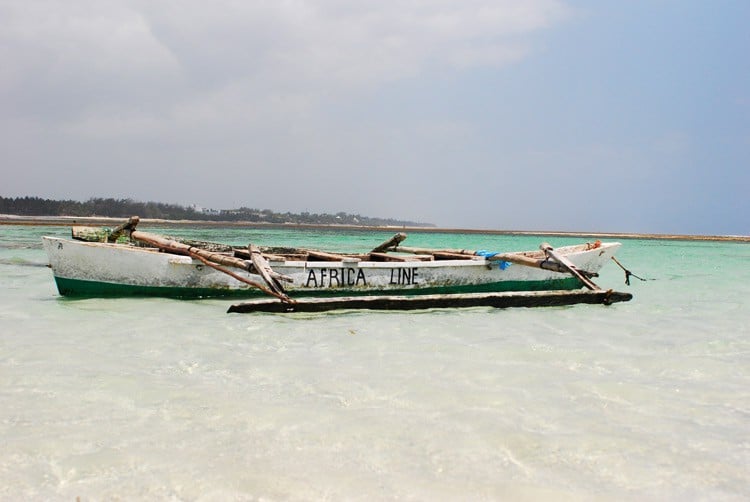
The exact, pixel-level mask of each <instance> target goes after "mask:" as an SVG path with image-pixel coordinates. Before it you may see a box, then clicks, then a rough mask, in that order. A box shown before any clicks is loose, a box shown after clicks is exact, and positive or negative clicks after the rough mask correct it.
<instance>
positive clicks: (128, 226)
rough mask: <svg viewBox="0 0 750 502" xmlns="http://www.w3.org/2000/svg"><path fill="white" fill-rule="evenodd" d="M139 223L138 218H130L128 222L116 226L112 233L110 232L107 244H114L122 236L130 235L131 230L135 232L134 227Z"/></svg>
mask: <svg viewBox="0 0 750 502" xmlns="http://www.w3.org/2000/svg"><path fill="white" fill-rule="evenodd" d="M139 221H141V219H140V218H139V217H138V216H131V217H130V218H129V219H128V221H126V222H125V223H122V224H120V225H118V226H117V227H116V228H115V229H114V230H112V232H110V234H109V236H108V237H107V242H115V241H117V239H119V238H120V236H121V235H122V234H130V233H132V232H133V230H135V227H136V226H137V225H138V222H139Z"/></svg>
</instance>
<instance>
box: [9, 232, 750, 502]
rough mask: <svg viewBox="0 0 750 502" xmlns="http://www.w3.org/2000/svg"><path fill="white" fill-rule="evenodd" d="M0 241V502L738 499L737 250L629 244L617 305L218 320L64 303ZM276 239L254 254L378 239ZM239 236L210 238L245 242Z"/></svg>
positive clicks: (209, 311)
mask: <svg viewBox="0 0 750 502" xmlns="http://www.w3.org/2000/svg"><path fill="white" fill-rule="evenodd" d="M0 230H1V231H2V232H3V233H4V235H3V236H0V333H1V334H0V444H2V448H0V498H3V499H18V498H26V499H66V500H74V499H75V498H76V497H79V496H80V497H81V499H82V500H86V499H110V498H115V499H132V498H141V499H173V500H232V499H239V500H248V499H250V500H255V499H263V500H289V499H291V500H326V499H330V500H340V499H354V500H372V499H395V498H399V499H416V500H425V499H438V500H465V499H526V500H529V499H531V500H538V499H555V500H601V499H618V500H635V499H639V500H642V499H646V500H665V499H667V500H682V499H685V498H688V499H724V500H743V499H747V498H748V497H750V482H749V481H748V474H749V467H748V466H750V440H748V438H750V374H749V373H750V371H749V370H748V368H750V364H749V363H750V342H749V341H748V334H749V333H750V329H749V328H750V327H749V326H748V319H749V318H750V316H748V313H750V301H749V300H748V298H749V297H750V295H749V293H750V267H748V264H749V262H750V248H749V247H747V245H741V244H728V243H695V242H679V243H674V242H663V241H626V242H625V243H624V247H623V250H622V252H621V253H620V259H621V261H622V262H623V263H624V264H626V265H627V266H628V268H630V269H631V270H633V272H635V273H637V274H638V275H641V276H643V277H648V278H650V279H654V280H652V281H648V282H639V281H637V280H634V282H633V285H632V286H630V287H629V289H628V290H629V291H631V292H633V293H634V295H635V298H634V300H633V301H632V302H629V303H625V304H617V305H613V306H611V307H603V306H589V305H581V306H574V307H565V308H547V309H510V310H492V309H485V308H478V309H466V310H456V311H450V310H432V311H423V312H412V313H403V312H374V313H363V312H349V313H343V314H342V313H338V314H314V315H312V314H308V315H302V314H294V315H265V314H263V315H228V314H225V313H224V312H225V310H226V307H227V306H228V302H226V301H219V300H211V301H175V300H162V299H120V300H112V299H90V300H66V299H61V298H59V297H58V296H57V295H56V291H55V289H54V284H53V281H52V277H51V274H50V272H49V270H47V269H46V268H43V267H40V266H28V264H36V265H40V264H44V263H45V260H46V258H45V256H44V254H43V252H42V250H41V247H40V246H38V245H37V246H18V245H13V244H9V245H6V244H8V243H9V242H25V241H32V240H34V239H38V237H39V235H40V233H41V232H42V230H41V229H39V228H35V227H30V228H25V229H13V230H12V232H13V235H9V234H8V233H5V230H6V229H5V228H0ZM180 231H182V232H183V233H184V234H185V233H189V234H190V236H191V237H196V238H208V239H211V238H216V237H218V235H215V234H213V233H212V232H215V233H216V234H219V233H220V232H219V231H215V230H187V229H175V230H174V231H172V232H171V233H173V234H174V233H179V232H180ZM49 232H54V229H53V230H50V229H44V232H43V233H49ZM222 232H226V231H222ZM266 233H268V232H266ZM271 233H272V234H274V235H271V236H270V237H273V238H274V239H276V240H275V241H273V242H271V241H269V242H262V241H261V242H258V243H259V244H275V243H277V242H278V244H283V245H294V244H298V243H302V242H303V241H305V240H307V241H309V240H310V239H313V240H315V239H318V240H317V241H316V242H317V243H320V244H319V246H318V247H321V248H326V249H335V248H338V249H345V248H347V247H351V246H353V245H355V244H354V243H358V244H357V245H358V246H359V247H360V248H361V249H366V248H367V247H368V246H369V244H371V243H373V242H374V243H378V242H380V241H381V240H383V239H384V238H385V237H387V235H386V234H383V235H381V234H361V233H352V234H340V233H338V234H336V233H325V235H323V236H321V235H319V234H312V235H308V234H305V233H300V232H288V231H287V232H282V231H271ZM239 234H241V235H235V236H236V237H237V238H236V239H226V238H225V237H226V236H227V235H222V236H221V237H222V240H231V241H234V242H240V243H241V242H246V241H249V240H253V241H258V240H260V239H259V236H258V235H257V234H254V233H253V232H252V231H243V232H239ZM232 235H234V234H232ZM264 235H265V234H264ZM381 237H382V239H381ZM409 239H410V240H413V241H415V242H414V245H419V246H422V245H430V246H432V245H444V246H445V247H473V248H480V247H481V248H489V249H499V250H508V249H518V248H519V247H523V248H529V249H531V248H534V247H536V245H537V244H538V242H539V240H540V239H539V238H518V237H515V238H506V237H501V236H476V235H472V236H468V235H458V236H447V235H443V236H431V235H414V236H410V237H409ZM548 240H552V241H553V242H552V243H553V245H556V246H557V245H563V244H567V243H568V240H565V241H564V242H563V241H561V242H558V241H555V240H553V239H548ZM279 241H283V242H279ZM472 242H473V243H474V244H472ZM307 243H308V244H309V242H307ZM329 244H330V245H329ZM622 281H623V277H622V273H621V271H619V269H617V268H616V267H615V266H610V267H608V269H605V271H604V272H603V274H602V277H600V278H599V280H598V282H600V283H601V284H602V285H604V286H608V287H617V288H618V289H627V287H626V286H624V285H623V284H622Z"/></svg>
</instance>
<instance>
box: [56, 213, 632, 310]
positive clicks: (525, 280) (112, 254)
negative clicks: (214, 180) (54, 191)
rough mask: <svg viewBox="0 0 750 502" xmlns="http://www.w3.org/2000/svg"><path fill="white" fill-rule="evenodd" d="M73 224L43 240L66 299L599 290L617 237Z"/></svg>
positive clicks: (133, 221)
mask: <svg viewBox="0 0 750 502" xmlns="http://www.w3.org/2000/svg"><path fill="white" fill-rule="evenodd" d="M137 222H138V219H137V217H134V218H131V220H129V222H128V223H126V224H124V225H121V226H120V227H118V228H117V229H115V230H114V231H106V230H102V229H96V228H91V227H74V228H73V232H72V233H73V238H72V239H63V238H58V237H43V242H44V247H45V249H46V252H47V254H48V257H49V263H50V266H51V269H52V273H53V275H54V278H55V282H56V284H57V288H58V291H59V293H60V294H61V295H64V296H74V297H75V296H77V297H103V296H117V297H120V296H162V297H173V298H205V297H227V296H231V297H253V296H260V295H264V294H268V295H272V296H274V297H277V298H279V299H281V300H282V301H283V302H286V303H293V302H294V300H293V299H292V298H297V297H314V296H329V297H330V296H336V297H341V296H363V295H365V296H368V295H369V296H372V295H382V294H387V295H434V294H456V293H490V292H504V291H549V290H575V289H579V288H581V287H584V286H585V287H587V288H588V289H596V290H599V288H598V286H596V285H595V284H593V283H592V282H591V277H595V276H596V275H597V272H598V271H599V270H600V269H601V267H602V266H603V265H605V264H606V263H607V262H608V261H609V260H610V258H612V257H613V256H614V254H615V251H616V250H617V249H618V248H619V246H620V244H619V243H616V242H612V243H601V242H598V241H597V242H594V243H584V244H580V245H575V246H566V247H560V248H557V249H552V248H551V247H550V246H548V245H544V246H542V247H543V249H540V250H536V251H526V252H514V253H488V252H483V251H469V250H457V249H445V250H435V249H420V248H411V247H406V246H402V245H401V243H402V241H403V240H404V239H405V238H406V236H405V235H404V234H397V235H395V236H394V237H393V238H392V239H390V240H389V241H386V242H384V243H383V244H381V245H380V246H377V247H376V248H374V249H373V250H371V251H370V252H367V253H350V254H341V253H328V252H323V251H319V250H312V249H280V248H268V247H266V248H258V247H256V246H252V245H251V246H248V248H246V249H245V248H233V247H231V246H226V245H221V244H215V243H203V242H192V241H184V240H183V241H181V240H179V239H173V238H168V237H164V236H160V235H155V234H151V233H147V232H141V231H137V230H135V225H137Z"/></svg>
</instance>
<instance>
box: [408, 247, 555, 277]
mask: <svg viewBox="0 0 750 502" xmlns="http://www.w3.org/2000/svg"><path fill="white" fill-rule="evenodd" d="M397 250H398V251H402V252H404V253H414V254H427V255H433V256H451V255H453V256H454V257H455V258H457V259H460V258H462V257H467V258H470V257H472V256H478V255H477V254H476V253H477V252H476V251H470V250H468V249H427V248H413V247H402V246H399V247H398V248H397ZM485 259H486V260H487V261H507V262H508V263H514V264H516V265H523V266H524V267H532V268H541V269H544V270H550V271H552V272H560V273H563V274H567V273H568V269H567V268H565V267H564V266H562V265H560V264H559V263H557V262H554V261H549V260H538V259H536V258H531V257H528V256H524V255H523V254H520V253H498V254H496V255H494V256H488V257H485Z"/></svg>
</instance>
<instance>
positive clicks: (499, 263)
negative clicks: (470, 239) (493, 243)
mask: <svg viewBox="0 0 750 502" xmlns="http://www.w3.org/2000/svg"><path fill="white" fill-rule="evenodd" d="M474 254H475V255H476V256H483V257H484V258H492V257H493V256H497V255H499V254H500V253H499V252H498V251H494V252H493V251H485V250H480V251H475V252H474ZM510 265H511V264H510V262H507V261H503V260H498V261H497V266H498V267H499V268H500V270H505V269H506V268H508V267H510Z"/></svg>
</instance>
